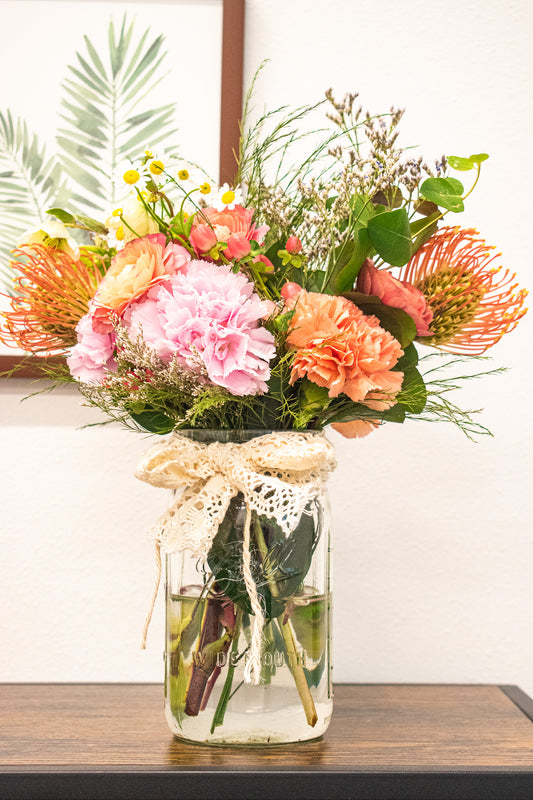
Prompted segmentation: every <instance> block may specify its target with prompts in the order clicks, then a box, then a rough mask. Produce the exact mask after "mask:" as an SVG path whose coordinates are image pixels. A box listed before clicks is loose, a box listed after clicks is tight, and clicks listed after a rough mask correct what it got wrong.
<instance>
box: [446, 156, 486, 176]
mask: <svg viewBox="0 0 533 800" xmlns="http://www.w3.org/2000/svg"><path fill="white" fill-rule="evenodd" d="M487 158H488V155H487V153H478V154H477V155H473V156H469V158H463V157H461V156H448V164H449V165H450V167H451V168H452V169H456V170H458V171H460V172H468V171H469V170H471V169H474V168H475V167H479V165H480V164H481V163H482V162H483V161H486V160H487Z"/></svg>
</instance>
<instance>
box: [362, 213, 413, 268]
mask: <svg viewBox="0 0 533 800" xmlns="http://www.w3.org/2000/svg"><path fill="white" fill-rule="evenodd" d="M367 230H368V236H369V238H370V241H371V242H372V245H373V247H374V248H375V250H376V252H377V253H378V254H379V255H380V256H381V257H382V258H383V260H384V261H386V262H387V263H388V264H391V265H392V266H394V267H401V266H403V265H404V264H407V262H408V261H409V259H410V258H411V231H410V228H409V217H408V216H407V211H406V209H405V208H398V209H395V210H394V211H385V212H384V213H383V214H378V215H377V216H375V217H373V218H372V219H370V220H369V221H368V226H367Z"/></svg>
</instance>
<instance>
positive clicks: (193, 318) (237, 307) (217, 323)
mask: <svg viewBox="0 0 533 800" xmlns="http://www.w3.org/2000/svg"><path fill="white" fill-rule="evenodd" d="M267 313H268V307H267V305H266V303H265V302H264V301H263V300H261V298H260V297H259V296H258V295H257V294H256V293H255V292H254V284H253V283H251V282H250V281H249V280H248V278H246V276H245V275H243V274H242V273H234V272H232V270H231V269H230V267H229V266H218V265H216V264H212V263H210V262H207V261H200V260H198V261H190V262H189V263H188V264H187V265H186V266H185V267H184V269H183V270H182V271H181V272H180V273H177V274H176V275H174V276H172V277H171V278H170V279H169V280H168V281H166V282H165V283H164V284H162V285H160V286H155V287H153V288H152V289H150V291H149V292H148V294H147V295H146V296H145V297H144V298H143V299H142V300H140V301H139V302H137V303H134V304H132V305H131V306H130V307H129V308H128V309H127V311H126V313H125V314H124V324H125V325H126V328H127V329H128V330H129V331H130V334H131V335H137V334H139V333H142V336H143V339H144V341H145V342H146V344H148V345H149V346H150V347H153V349H154V350H155V351H156V352H157V353H158V355H159V357H160V358H161V359H162V360H163V361H165V362H166V363H170V362H171V361H173V360H176V361H177V363H178V364H180V365H181V366H184V367H186V368H187V369H190V370H191V371H193V372H196V373H198V375H200V376H201V375H202V374H205V373H207V376H208V378H209V380H210V381H211V382H212V383H214V384H217V385H218V386H223V387H225V388H226V389H228V390H229V391H230V392H231V393H232V394H235V395H252V394H258V393H260V392H266V391H267V389H268V387H267V384H266V381H267V380H268V379H269V377H270V367H269V361H270V359H271V358H272V357H273V356H274V354H275V340H274V337H273V336H272V334H271V333H270V332H269V331H267V330H266V329H265V328H262V327H261V326H260V320H261V319H262V318H263V317H265V315H266V314H267Z"/></svg>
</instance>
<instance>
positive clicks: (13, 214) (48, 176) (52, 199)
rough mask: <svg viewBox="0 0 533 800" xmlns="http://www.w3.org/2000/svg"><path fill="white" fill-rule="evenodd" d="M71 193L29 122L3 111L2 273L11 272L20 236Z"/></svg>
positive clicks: (0, 147)
mask: <svg viewBox="0 0 533 800" xmlns="http://www.w3.org/2000/svg"><path fill="white" fill-rule="evenodd" d="M68 196H69V192H68V189H67V186H66V184H65V181H64V180H63V177H62V173H61V167H60V165H59V163H58V161H57V159H56V158H54V157H48V156H47V154H46V149H45V147H44V145H42V144H40V143H39V139H38V137H37V134H35V133H32V132H31V131H30V130H29V129H28V125H27V123H26V122H25V121H24V120H23V119H20V118H13V115H12V114H11V112H10V111H9V110H7V111H6V112H5V113H2V112H0V276H1V277H3V278H7V276H8V275H9V267H8V263H9V258H10V251H11V250H12V249H13V247H14V246H15V245H16V243H17V239H18V238H19V237H20V235H21V234H22V233H23V232H24V231H25V230H27V229H28V228H31V227H32V226H34V227H38V224H39V222H41V221H42V220H43V219H44V218H45V213H46V210H47V209H48V208H50V206H52V205H54V204H59V205H61V204H66V203H67V201H68Z"/></svg>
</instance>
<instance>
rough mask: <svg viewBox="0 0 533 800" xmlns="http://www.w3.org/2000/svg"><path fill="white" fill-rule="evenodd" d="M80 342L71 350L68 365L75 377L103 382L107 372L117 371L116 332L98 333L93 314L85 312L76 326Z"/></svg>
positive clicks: (83, 380)
mask: <svg viewBox="0 0 533 800" xmlns="http://www.w3.org/2000/svg"><path fill="white" fill-rule="evenodd" d="M76 332H77V334H78V343H77V344H76V345H74V347H72V348H71V350H70V355H69V356H68V358H67V365H68V368H69V370H70V373H71V375H72V377H73V378H76V380H79V381H82V382H83V383H102V381H103V379H104V377H105V375H106V372H116V369H117V365H116V362H115V359H114V358H113V353H114V350H115V338H116V337H115V334H114V332H111V333H104V334H100V333H96V332H95V331H94V330H93V320H92V316H91V314H90V313H89V314H85V316H84V317H82V318H81V319H80V321H79V322H78V324H77V326H76Z"/></svg>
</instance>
